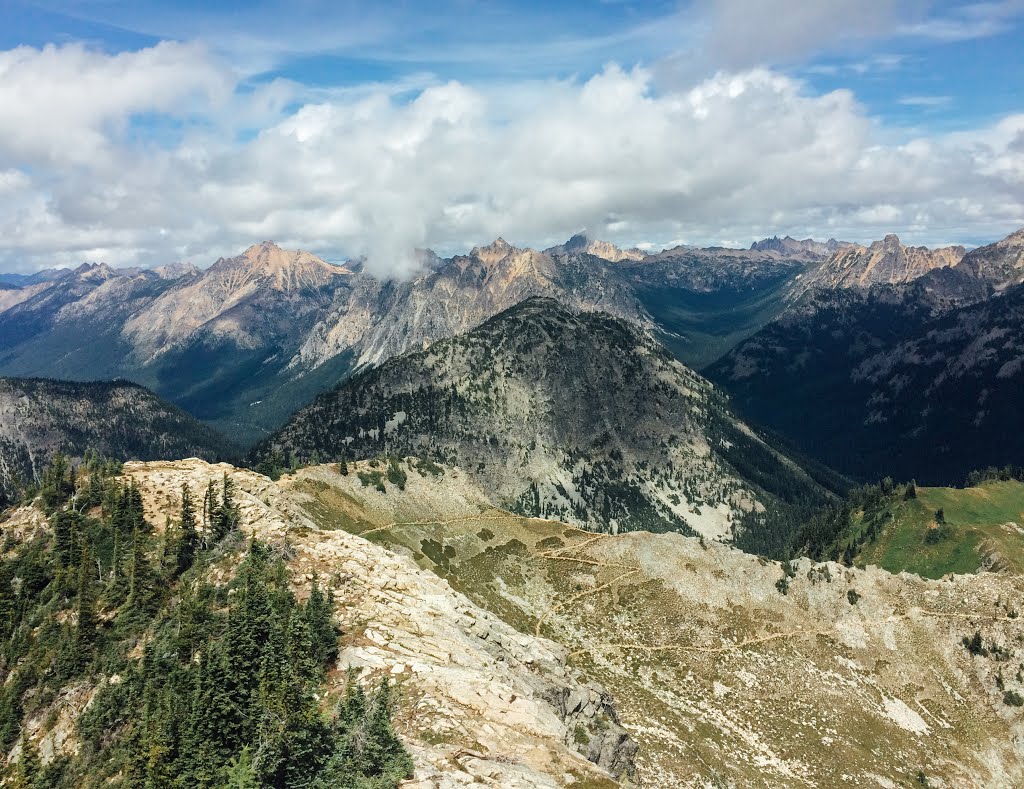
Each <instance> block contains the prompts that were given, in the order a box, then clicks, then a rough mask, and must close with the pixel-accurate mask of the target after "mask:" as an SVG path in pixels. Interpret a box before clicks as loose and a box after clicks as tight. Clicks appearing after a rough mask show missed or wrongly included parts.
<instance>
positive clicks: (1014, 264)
mask: <svg viewBox="0 0 1024 789" xmlns="http://www.w3.org/2000/svg"><path fill="white" fill-rule="evenodd" d="M957 271H963V272H966V273H967V274H969V275H971V276H972V277H974V278H975V279H979V280H981V281H983V282H985V283H987V284H989V285H990V286H991V287H993V288H994V289H995V290H996V291H997V292H1002V291H1004V290H1006V289H1007V288H1010V287H1013V286H1014V285H1019V284H1021V283H1024V228H1021V229H1020V230H1017V231H1015V232H1013V233H1011V234H1010V235H1008V236H1007V237H1006V238H1004V239H1002V240H1001V241H997V242H996V243H994V244H988V245H987V246H983V247H978V248H977V249H972V250H971V251H970V252H968V253H967V254H966V255H964V257H963V259H962V260H961V261H960V263H959V265H957Z"/></svg>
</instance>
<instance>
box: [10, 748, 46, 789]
mask: <svg viewBox="0 0 1024 789" xmlns="http://www.w3.org/2000/svg"><path fill="white" fill-rule="evenodd" d="M7 785H8V786H9V787H11V789H46V778H45V776H44V774H43V763H42V761H41V760H40V758H39V751H38V750H37V749H36V744H35V743H34V742H33V741H32V740H31V738H29V737H28V736H27V735H26V736H24V737H22V740H21V757H20V758H19V759H18V764H17V766H16V767H15V768H14V775H13V776H12V778H11V781H10V783H8V784H7Z"/></svg>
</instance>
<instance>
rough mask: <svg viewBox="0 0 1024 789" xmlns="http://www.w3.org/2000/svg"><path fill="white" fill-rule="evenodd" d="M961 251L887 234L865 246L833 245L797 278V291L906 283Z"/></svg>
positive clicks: (958, 257)
mask: <svg viewBox="0 0 1024 789" xmlns="http://www.w3.org/2000/svg"><path fill="white" fill-rule="evenodd" d="M965 253H966V250H965V249H964V248H963V247H943V248H941V249H928V248H927V247H907V246H904V245H903V244H901V243H900V240H899V238H898V237H897V236H895V235H888V236H886V237H885V238H884V239H883V240H882V241H876V242H874V243H873V244H872V245H871V246H869V247H862V246H856V245H851V246H848V247H842V248H840V249H837V250H836V251H835V252H833V253H832V255H831V256H829V257H828V258H827V259H826V260H824V261H823V262H822V263H821V265H820V266H818V268H817V269H816V270H815V271H812V272H809V273H808V274H807V275H806V276H804V277H803V278H802V279H801V282H800V285H799V288H798V291H799V292H806V291H807V290H811V289H827V290H835V289H839V288H860V289H863V288H869V287H871V286H872V285H896V284H902V283H907V282H910V281H912V280H915V279H917V278H918V277H921V276H924V275H925V274H927V273H928V272H929V271H933V270H935V269H938V268H950V267H952V266H955V265H956V264H957V263H959V262H960V261H961V259H962V258H963V256H964V254H965Z"/></svg>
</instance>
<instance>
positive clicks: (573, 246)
mask: <svg viewBox="0 0 1024 789" xmlns="http://www.w3.org/2000/svg"><path fill="white" fill-rule="evenodd" d="M547 252H548V253H549V254H551V255H578V254H587V255H594V256H595V257H599V258H603V259H604V260H608V261H610V262H612V263H619V262H620V261H623V260H643V258H644V257H645V255H644V253H643V252H642V251H641V250H639V249H622V248H620V247H617V246H615V244H612V243H611V242H609V241H599V240H596V239H594V240H591V239H590V238H588V237H587V234H586V233H584V232H579V233H576V234H575V235H574V236H573V237H572V238H570V239H569V240H568V241H566V242H565V243H564V244H562V245H560V246H557V247H551V249H549V250H547Z"/></svg>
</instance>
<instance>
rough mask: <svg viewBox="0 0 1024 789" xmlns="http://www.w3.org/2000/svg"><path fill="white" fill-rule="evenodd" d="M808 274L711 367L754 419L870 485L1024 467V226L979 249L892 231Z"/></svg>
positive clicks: (955, 479) (946, 480) (956, 478)
mask: <svg viewBox="0 0 1024 789" xmlns="http://www.w3.org/2000/svg"><path fill="white" fill-rule="evenodd" d="M880 271H881V281H872V280H873V279H876V278H877V275H878V274H879V272H880ZM915 274H916V276H915ZM804 279H807V280H810V281H812V282H814V283H816V284H815V285H814V286H813V287H807V286H806V285H804V284H803V283H801V285H800V287H801V288H802V290H801V293H800V298H799V299H798V300H797V301H796V303H794V304H793V305H792V306H791V307H790V308H789V309H787V310H786V311H785V312H784V313H783V314H781V315H780V316H779V317H778V318H777V319H776V320H774V321H773V322H772V323H770V324H769V325H767V326H766V327H765V328H763V329H762V330H761V331H759V332H758V333H757V334H755V335H753V336H752V337H750V338H749V339H747V340H745V341H743V342H741V343H739V345H738V346H737V347H735V348H734V349H733V350H731V351H730V352H729V353H728V354H727V355H726V356H724V357H723V358H721V359H720V360H718V361H717V362H716V363H715V364H713V365H712V366H711V367H710V368H709V370H708V373H709V375H710V376H711V377H712V378H713V379H714V380H716V381H718V382H719V383H720V384H721V385H722V386H723V387H725V388H726V389H727V390H728V391H729V392H731V393H732V395H733V396H734V398H735V401H736V404H737V406H738V408H739V409H740V411H741V413H743V414H744V415H745V416H746V417H747V418H748V419H750V420H752V421H754V422H755V423H757V424H760V425H764V426H767V427H769V428H770V429H772V430H775V431H778V432H779V433H781V434H783V435H784V436H786V437H787V438H788V439H790V440H791V441H792V442H793V443H794V444H795V445H796V446H797V447H798V448H800V449H801V450H802V451H804V452H806V453H808V454H810V455H812V456H813V457H815V458H817V459H818V460H820V461H822V462H824V463H826V464H828V465H830V466H831V467H833V468H835V469H837V470H838V471H841V472H843V473H846V474H850V475H853V476H854V477H857V478H860V479H863V480H871V479H878V478H880V477H881V476H884V475H886V474H889V475H892V476H894V477H897V478H899V479H909V478H911V477H917V479H918V480H919V481H922V482H926V483H929V484H959V483H961V482H962V481H963V480H964V478H965V477H966V475H967V474H968V472H970V471H972V470H974V469H977V468H980V467H984V466H989V465H1003V464H1007V463H1015V464H1019V463H1020V462H1021V459H1022V458H1024V430H1022V428H1024V415H1022V411H1021V407H1020V405H1021V402H1022V397H1024V289H1022V288H1021V287H1019V284H1020V283H1021V282H1022V280H1024V231H1018V232H1017V233H1014V234H1012V235H1011V236H1009V237H1007V238H1006V239H1003V240H1002V241H999V242H997V243H995V244H991V245H989V246H985V247H981V248H978V249H975V250H972V251H971V252H968V253H966V254H962V253H961V251H960V250H959V248H949V249H946V250H938V251H937V252H934V253H929V252H928V251H926V250H907V249H906V248H904V247H901V246H899V245H898V242H897V241H896V240H895V239H894V238H892V237H890V238H889V239H887V240H886V241H884V242H882V243H881V244H875V245H872V247H870V248H868V249H864V248H850V249H848V250H840V251H838V252H837V253H836V255H834V256H832V257H831V258H829V259H828V260H827V261H825V262H824V263H822V264H821V266H820V267H819V268H818V269H817V270H815V271H813V272H811V273H810V274H809V275H807V276H806V277H805V278H804Z"/></svg>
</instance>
